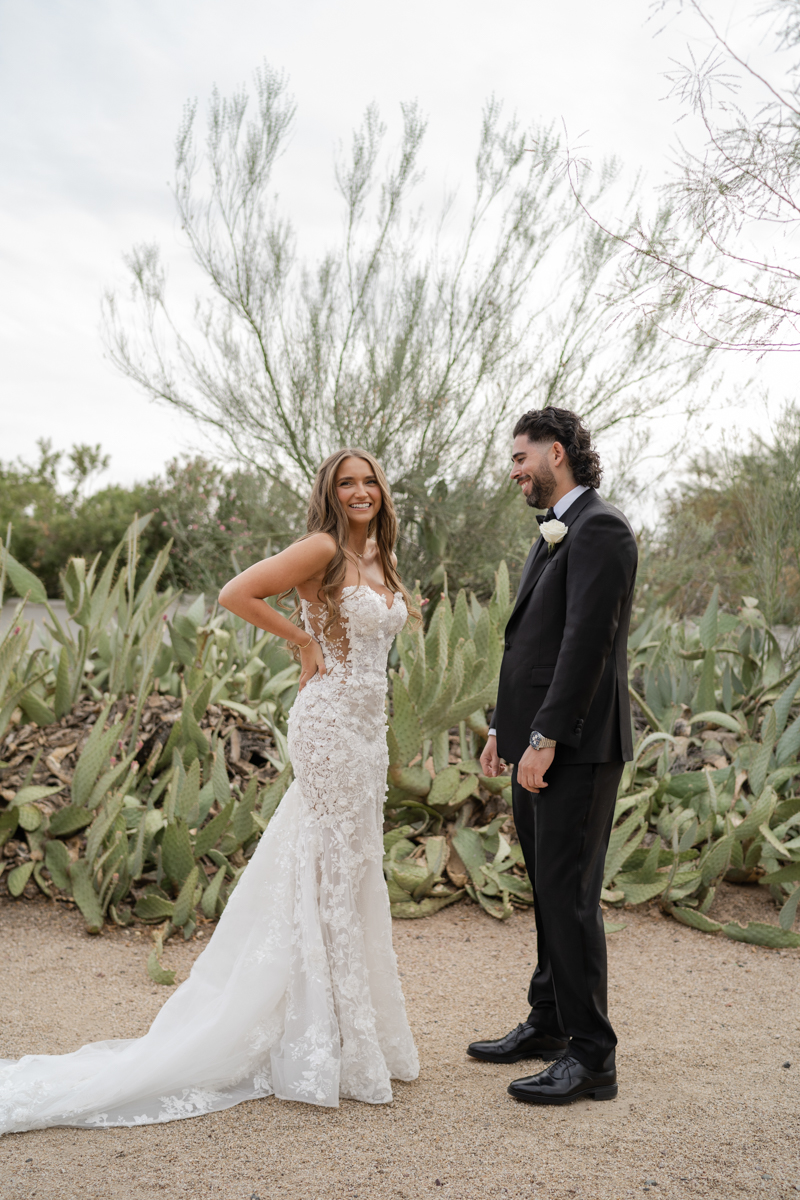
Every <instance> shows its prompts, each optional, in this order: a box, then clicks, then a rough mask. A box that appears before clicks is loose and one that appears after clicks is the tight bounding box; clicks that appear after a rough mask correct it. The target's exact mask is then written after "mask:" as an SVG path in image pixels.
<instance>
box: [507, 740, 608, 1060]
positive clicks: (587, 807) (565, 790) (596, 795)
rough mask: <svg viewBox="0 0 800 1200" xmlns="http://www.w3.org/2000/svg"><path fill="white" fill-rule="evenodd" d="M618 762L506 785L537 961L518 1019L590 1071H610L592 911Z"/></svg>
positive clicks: (599, 933)
mask: <svg viewBox="0 0 800 1200" xmlns="http://www.w3.org/2000/svg"><path fill="white" fill-rule="evenodd" d="M623 765H624V764H623V763H621V762H607V763H566V764H563V765H560V764H558V763H557V762H554V763H553V765H552V766H551V767H550V769H549V770H548V771H547V773H546V775H545V781H546V782H547V784H548V785H549V786H548V787H546V788H544V789H543V790H542V791H541V792H539V793H538V795H533V794H532V793H531V792H528V791H526V790H525V789H524V788H522V787H520V785H519V784H518V783H517V780H516V769H515V771H514V777H513V791H512V796H513V805H514V822H515V824H516V827H517V834H518V835H519V840H520V844H521V846H522V851H523V854H524V856H525V865H526V867H527V869H528V875H529V876H530V880H531V884H532V885H533V896H534V912H535V916H536V937H537V944H538V963H537V966H536V970H535V971H534V973H533V978H532V979H531V985H530V989H529V991H528V1003H529V1004H530V1005H531V1013H530V1016H529V1018H528V1020H529V1021H530V1023H531V1024H532V1025H535V1026H536V1028H537V1029H539V1030H541V1032H542V1033H549V1034H556V1035H558V1034H561V1036H562V1037H563V1036H567V1037H569V1039H570V1045H569V1053H570V1054H573V1055H574V1056H575V1057H576V1058H577V1059H579V1060H580V1061H581V1062H582V1063H583V1064H584V1066H586V1067H588V1068H589V1069H590V1070H602V1069H609V1068H610V1067H611V1066H613V1064H614V1047H615V1046H616V1044H617V1038H616V1035H615V1033H614V1030H613V1029H612V1027H611V1023H610V1021H609V1019H608V1001H607V995H608V966H607V958H606V935H605V930H604V929H603V917H602V913H601V910H600V890H601V888H602V886H603V867H604V864H605V857H606V849H607V848H608V839H609V836H610V834H611V826H612V824H613V819H614V805H615V802H616V798H617V789H618V787H619V781H620V778H621V777H622V769H623Z"/></svg>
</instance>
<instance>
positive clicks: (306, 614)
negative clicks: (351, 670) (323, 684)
mask: <svg viewBox="0 0 800 1200" xmlns="http://www.w3.org/2000/svg"><path fill="white" fill-rule="evenodd" d="M301 607H302V611H303V625H304V627H305V629H306V631H307V632H308V633H311V634H313V636H314V637H315V638H316V639H317V641H318V642H319V644H320V645H321V647H322V652H323V654H324V655H326V657H327V656H328V655H329V656H330V657H331V658H332V659H333V660H334V661H335V662H337V663H340V664H341V665H344V664H345V663H346V662H347V660H348V658H349V657H350V637H349V633H348V629H347V616H346V614H345V613H344V612H343V611H340V613H339V616H338V618H337V619H336V620H335V621H334V622H333V624H332V625H331V626H330V627H329V628H328V629H327V630H325V622H326V621H327V619H328V606H327V605H326V604H321V603H319V604H318V603H315V602H313V601H310V600H303V601H302V602H301ZM323 631H324V632H323ZM326 665H327V664H326Z"/></svg>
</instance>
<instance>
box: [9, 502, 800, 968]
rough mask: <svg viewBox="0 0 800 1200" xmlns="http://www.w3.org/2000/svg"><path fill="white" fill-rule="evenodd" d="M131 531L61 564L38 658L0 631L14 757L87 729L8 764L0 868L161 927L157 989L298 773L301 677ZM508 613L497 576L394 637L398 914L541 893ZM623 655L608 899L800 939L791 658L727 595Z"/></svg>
mask: <svg viewBox="0 0 800 1200" xmlns="http://www.w3.org/2000/svg"><path fill="white" fill-rule="evenodd" d="M145 520H146V519H145ZM142 528H143V521H138V520H137V521H136V522H134V523H133V525H132V526H131V528H130V529H129V530H128V533H127V535H126V538H125V539H124V541H123V542H122V543H121V544H120V546H119V547H118V548H117V550H116V552H115V554H114V555H113V556H112V559H111V561H110V563H109V565H108V566H107V567H106V569H105V570H104V571H103V572H102V573H99V574H98V571H97V562H95V563H92V564H89V565H87V564H86V563H84V562H83V561H82V560H80V559H73V560H71V562H70V563H69V565H68V567H67V569H66V571H65V573H64V576H63V590H64V595H65V599H66V605H67V613H68V618H69V620H68V621H66V622H63V623H62V622H59V621H58V619H57V618H56V615H55V613H54V612H53V611H52V609H50V608H49V606H48V608H49V616H50V624H49V627H48V633H49V641H47V640H46V641H45V644H44V645H43V646H40V647H38V648H37V649H33V650H31V648H30V642H31V632H32V626H31V624H30V623H29V622H26V620H25V615H24V602H23V603H21V604H20V605H19V606H18V607H17V609H16V612H15V613H14V615H13V620H12V624H11V626H10V627H9V628H8V630H7V631H6V634H5V635H4V637H3V638H2V639H0V748H2V747H3V746H5V747H6V751H5V753H8V752H9V751H8V748H9V747H12V748H13V749H14V753H16V751H17V750H18V749H19V743H18V741H16V740H15V739H16V738H17V733H15V730H16V731H18V736H19V739H22V738H23V733H24V731H26V730H30V729H34V728H38V729H40V730H41V731H42V734H40V738H41V737H42V736H43V735H44V733H46V731H47V729H48V728H49V727H50V726H53V727H54V728H56V727H64V728H61V733H63V734H64V736H70V734H69V732H68V730H66V728H65V727H66V726H67V725H69V723H70V721H73V722H74V723H75V724H76V725H79V724H80V720H77V719H76V716H75V714H76V713H79V712H80V713H82V714H85V713H88V712H91V715H92V716H93V717H94V721H93V725H92V730H91V733H90V735H89V736H88V738H85V740H81V739H78V740H77V741H76V742H75V743H74V745H73V746H72V747H70V749H71V750H72V749H74V751H75V755H76V758H75V762H74V766H69V767H67V766H65V764H68V763H69V761H70V760H69V759H68V758H63V757H62V758H60V759H57V754H58V751H56V752H55V753H54V754H49V755H48V756H47V757H46V758H45V760H44V761H45V763H46V764H47V769H46V770H45V769H44V768H43V766H42V765H41V764H40V762H39V759H40V757H41V754H42V750H41V749H40V750H39V751H37V752H36V754H35V756H34V760H33V762H32V763H31V764H30V766H29V767H28V769H27V771H26V772H25V769H24V767H20V768H19V769H20V771H21V772H23V774H19V775H15V774H13V772H14V770H16V766H15V765H12V764H11V763H6V762H0V770H3V776H2V783H0V799H2V800H3V802H4V804H5V807H0V850H2V847H3V846H5V847H6V849H5V851H4V852H3V857H2V859H0V874H2V873H3V872H4V871H7V874H6V876H5V878H6V883H7V887H8V891H9V893H10V894H11V895H12V896H21V895H22V894H23V892H24V890H25V888H26V886H27V885H28V884H29V883H31V884H35V885H36V887H38V888H39V890H40V891H42V892H44V893H45V894H47V895H56V896H61V897H67V898H70V899H71V900H73V901H74V903H75V904H77V905H78V907H79V908H80V910H81V912H82V913H83V916H84V918H85V921H86V925H87V928H88V929H90V930H92V931H98V930H99V929H100V928H101V926H102V924H103V921H104V920H107V919H108V920H111V921H113V922H116V923H117V924H127V923H129V922H131V921H133V920H140V921H143V922H145V923H148V924H151V925H152V926H153V927H154V930H156V937H155V943H154V947H153V952H152V954H151V956H150V960H149V964H148V968H149V970H150V974H151V976H152V978H153V979H155V980H157V981H159V982H170V981H171V979H172V973H171V972H169V971H167V970H166V969H165V968H164V967H163V966H162V964H161V948H162V945H163V942H164V940H165V939H166V937H168V936H170V935H171V934H173V933H174V932H176V931H177V930H182V931H183V933H184V936H187V937H188V936H191V933H192V931H193V930H194V928H195V925H196V923H197V922H198V921H200V920H210V919H213V918H214V917H215V916H216V915H218V914H219V913H220V912H221V911H222V908H223V907H224V905H225V903H226V901H227V898H228V897H229V895H230V893H231V890H232V888H233V887H234V886H235V884H236V881H237V879H238V877H239V875H240V874H241V871H242V870H243V868H244V866H245V865H246V862H247V859H248V857H249V855H250V854H251V853H252V851H253V849H254V848H255V846H256V844H257V841H258V838H259V836H260V834H261V832H262V831H263V829H264V828H265V827H266V824H267V823H268V821H269V820H270V818H271V816H272V814H273V813H274V811H275V808H276V806H277V804H278V802H279V801H280V798H281V796H282V795H283V793H284V791H285V790H286V787H287V786H288V784H289V782H290V781H291V770H292V768H291V764H290V762H289V759H288V752H287V747H286V740H285V730H286V715H287V711H288V708H289V706H290V704H291V701H292V700H293V698H294V695H295V693H296V687H297V679H298V668H297V666H296V665H295V664H294V663H293V662H292V660H291V659H290V657H289V655H288V654H287V652H286V650H285V648H284V647H283V644H282V643H280V642H279V641H278V640H277V639H275V638H273V637H271V636H270V635H268V634H260V633H259V631H257V630H254V629H253V628H252V627H250V626H246V625H245V624H244V623H243V622H241V621H239V620H237V619H236V618H234V617H231V616H230V615H229V614H223V613H220V612H218V611H216V610H215V609H214V608H210V609H209V608H207V606H206V604H205V601H204V598H203V597H202V596H201V597H198V598H197V599H196V600H195V601H194V602H193V603H192V604H191V606H189V607H188V608H186V609H185V610H184V609H182V608H181V607H179V605H178V597H177V596H176V595H175V594H174V593H172V592H170V591H167V592H163V593H162V592H159V591H158V584H159V575H160V572H161V571H162V570H163V567H164V563H165V561H166V557H165V556H166V554H167V553H168V552H169V548H167V549H166V550H165V552H164V555H162V557H161V558H160V559H159V561H158V562H157V563H156V564H155V565H154V567H153V569H152V571H150V573H149V574H148V575H147V577H146V578H145V579H143V580H141V581H137V571H136V567H137V539H138V536H139V534H140V533H141V530H142ZM0 551H2V564H0V599H1V598H2V588H3V582H4V579H5V577H6V575H7V576H8V577H10V578H11V580H12V582H13V584H14V587H15V589H16V590H17V592H19V593H21V594H23V595H25V594H27V596H29V597H30V598H32V599H34V600H37V601H39V602H41V603H45V604H46V597H45V596H44V594H43V590H42V588H41V585H40V583H39V582H38V580H36V578H35V576H33V575H31V573H30V572H29V571H26V570H25V569H24V568H23V567H21V566H20V564H19V563H16V562H15V560H14V559H13V557H12V556H11V554H10V553H9V551H8V547H7V546H6V547H5V549H3V548H2V547H0ZM510 609H511V598H510V594H509V581H508V575H507V572H506V569H505V566H504V565H501V567H500V569H499V570H498V572H497V576H496V581H495V591H494V594H493V596H492V598H491V600H490V601H489V603H488V604H486V605H481V604H480V603H478V601H477V600H476V599H475V597H474V596H473V597H471V598H468V597H467V596H466V594H465V593H464V592H463V591H462V592H459V593H458V595H457V596H456V598H455V601H454V602H453V601H452V600H451V598H450V597H449V596H448V594H447V590H446V586H445V592H444V593H443V594H442V596H441V599H440V601H439V602H438V603H437V604H436V607H435V611H434V612H433V615H432V617H431V619H430V621H429V622H428V625H427V628H421V627H418V628H413V627H412V628H406V629H405V630H404V631H403V632H402V633H401V634H400V635H399V637H398V639H397V643H396V646H395V649H394V650H393V653H392V656H391V668H390V692H389V714H388V721H389V729H388V745H389V759H390V765H389V774H388V781H387V782H388V795H387V801H386V809H385V817H386V821H385V826H384V828H385V835H384V844H385V857H384V872H385V875H386V880H387V887H388V890H389V897H390V901H391V906H392V912H393V914H394V915H395V916H397V917H404V918H417V917H424V916H427V915H428V914H430V913H433V912H436V911H437V910H438V909H440V908H442V907H444V906H445V905H448V904H453V903H455V902H457V901H459V900H461V899H462V898H463V897H465V896H469V897H470V898H471V899H472V900H473V901H475V902H476V903H478V904H480V905H481V906H482V908H483V909H484V910H485V911H486V912H487V913H488V914H490V915H491V916H493V917H495V918H498V919H503V918H505V917H507V916H509V915H510V913H511V912H512V911H513V908H514V906H519V905H529V904H531V903H532V901H533V896H532V892H531V886H530V882H529V880H528V878H527V875H526V873H525V869H524V864H523V862H522V856H521V851H520V847H519V845H518V844H517V842H516V841H515V839H514V833H513V822H512V821H511V819H510V814H509V805H508V801H509V799H510V795H509V792H510V779H509V778H508V776H504V777H500V778H497V779H492V778H487V777H485V776H483V775H482V774H481V770H480V765H479V761H478V756H479V754H480V750H481V749H482V747H483V744H484V742H485V738H486V734H487V711H488V710H489V709H490V708H491V706H492V704H493V703H494V699H495V692H496V686H497V676H498V670H499V665H500V659H501V657H502V644H503V630H504V627H505V624H506V621H507V619H508V615H509V612H510ZM630 650H631V660H630V691H631V695H632V698H633V701H634V716H635V724H636V730H635V732H636V743H635V756H634V761H633V762H631V763H629V764H628V765H627V766H626V768H625V772H624V774H623V778H622V783H621V786H620V791H619V797H618V801H617V810H616V816H615V823H614V828H613V830H612V834H611V841H610V844H609V849H608V855H607V858H606V870H605V880H604V889H603V903H604V905H605V906H606V907H607V908H611V909H613V908H614V907H620V906H622V905H625V904H640V903H644V902H648V901H649V902H653V901H655V902H657V903H659V904H660V905H661V906H662V908H663V909H664V910H665V911H666V912H668V913H670V914H671V915H672V916H673V917H675V918H676V919H677V920H678V921H681V922H683V923H685V924H688V925H691V926H692V927H694V928H696V929H700V930H705V931H708V932H722V933H723V934H724V935H725V936H728V937H731V938H735V939H739V940H745V941H752V942H757V943H758V944H761V945H767V946H797V945H800V934H798V933H796V932H795V930H794V925H795V922H796V917H797V910H798V907H799V906H800V796H798V795H797V794H796V793H795V783H796V780H797V778H798V776H800V763H799V762H798V752H799V751H800V715H799V714H798V704H799V703H800V701H798V694H799V693H800V673H798V671H797V666H796V665H795V666H792V664H791V661H785V660H784V655H783V654H782V652H781V648H780V646H779V644H778V642H777V641H776V639H775V637H774V636H773V634H772V632H771V631H770V630H769V629H768V628H767V626H766V623H765V621H764V618H763V615H762V614H761V612H760V611H759V609H758V606H757V603H756V601H755V600H752V599H750V598H746V599H745V603H744V605H743V607H742V609H741V611H740V612H739V613H738V614H731V613H723V612H720V611H719V604H718V597H717V594H716V592H715V593H714V595H713V597H712V599H711V602H710V604H709V606H708V609H707V611H706V613H705V614H704V616H703V618H702V620H701V621H700V622H699V624H698V625H697V626H692V625H690V624H687V623H685V622H682V621H679V620H676V619H675V618H674V617H673V616H672V614H670V613H669V612H668V611H665V610H663V609H662V610H656V611H655V612H653V613H651V614H649V615H647V616H645V617H644V619H641V620H640V621H639V624H638V626H637V628H636V630H635V632H634V633H633V634H632V636H631V639H630ZM82 719H83V718H81V720H82ZM234 721H235V722H238V726H237V725H234V724H232V723H231V722H234ZM21 722H27V724H24V725H22V726H21ZM9 729H10V732H9ZM248 730H249V731H251V732H250V733H246V731H248ZM240 734H241V737H245V736H252V737H263V738H265V739H268V743H269V744H268V748H267V749H266V750H265V751H264V754H265V755H266V759H264V760H263V761H264V762H265V763H266V765H265V767H264V768H263V769H259V770H258V771H255V770H254V769H253V768H252V766H248V768H247V769H243V768H242V765H241V761H240V752H241V746H240ZM25 736H27V735H25ZM25 745H27V746H29V745H30V742H26V743H25ZM27 753H30V751H28V752H27ZM64 753H66V748H65V751H64ZM23 759H24V760H25V762H27V758H26V753H20V754H17V757H16V758H15V759H14V764H16V763H18V762H22V760H23ZM54 780H56V781H57V782H54ZM10 781H13V784H14V786H13V788H12V787H9V782H10ZM67 792H68V795H67V794H66V793H67ZM9 851H12V853H11V855H10V856H9ZM723 879H725V880H728V881H731V882H758V883H759V884H761V885H763V886H764V887H766V888H768V889H769V892H770V894H771V896H772V898H773V899H774V901H775V902H776V904H777V905H778V906H779V909H780V911H779V915H778V922H777V924H775V925H773V924H767V923H759V922H751V923H750V924H749V925H748V926H747V927H746V928H743V927H742V926H740V925H736V924H733V923H723V922H719V921H715V920H714V919H713V916H712V915H711V913H710V910H711V906H712V904H713V900H714V895H715V889H716V888H717V886H718V884H719V882H720V880H723ZM617 927H619V926H617ZM609 928H614V926H609Z"/></svg>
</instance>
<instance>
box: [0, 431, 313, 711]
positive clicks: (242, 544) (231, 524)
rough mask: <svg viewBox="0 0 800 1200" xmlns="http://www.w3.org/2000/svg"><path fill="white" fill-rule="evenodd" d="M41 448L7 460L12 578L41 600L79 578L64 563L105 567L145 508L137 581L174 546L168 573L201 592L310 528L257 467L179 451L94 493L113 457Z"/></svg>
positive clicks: (3, 509) (2, 472)
mask: <svg viewBox="0 0 800 1200" xmlns="http://www.w3.org/2000/svg"><path fill="white" fill-rule="evenodd" d="M39 452H40V458H39V462H38V463H35V464H29V463H23V462H17V463H5V464H4V463H0V529H3V530H5V529H6V527H7V526H8V525H9V523H10V524H11V525H12V527H13V533H12V539H11V544H10V545H9V549H10V550H11V551H12V553H13V555H14V561H13V563H11V564H9V567H8V570H7V572H6V582H7V584H8V585H9V586H10V587H11V588H13V590H14V591H15V592H16V594H17V595H19V596H25V595H26V594H29V598H30V600H31V601H33V602H35V603H44V602H45V600H46V599H47V597H51V598H52V597H57V596H60V595H64V596H65V598H67V596H68V590H74V587H75V584H76V582H77V580H76V579H75V578H74V577H71V574H70V572H69V571H68V572H67V574H66V577H64V572H63V571H62V568H63V565H64V563H65V562H67V561H68V560H69V559H70V558H72V559H73V561H75V562H76V563H77V562H80V561H82V560H87V561H92V560H94V558H95V556H97V555H99V568H98V569H100V570H102V569H103V568H105V567H106V566H107V564H108V563H109V562H110V561H111V559H112V557H113V555H114V551H115V548H116V547H117V546H118V544H119V543H120V541H121V540H122V539H123V538H124V537H125V533H126V530H127V529H128V528H129V526H130V524H131V522H132V521H133V519H134V517H135V516H136V514H137V513H139V514H141V513H149V514H151V516H152V520H151V521H150V522H149V523H148V525H147V526H146V527H145V528H143V529H142V530H140V535H139V545H138V564H137V574H138V579H139V580H141V579H143V578H144V577H145V576H146V575H147V574H148V573H149V572H150V570H151V569H152V567H153V565H154V564H155V563H156V561H157V559H158V556H159V554H161V553H162V552H163V551H164V549H165V547H167V546H169V547H171V552H169V553H168V557H167V560H166V563H165V564H163V565H162V568H161V577H162V579H163V581H164V582H165V583H168V584H170V585H171V586H173V587H176V588H187V589H189V590H190V591H194V592H200V591H204V590H217V589H218V588H219V587H221V585H222V584H223V583H224V582H225V580H226V579H228V578H229V577H230V575H231V573H232V571H233V570H235V569H237V564H242V565H244V564H246V563H248V562H251V561H253V560H254V559H257V558H260V557H262V556H263V555H264V554H265V553H270V552H271V547H272V546H276V547H277V548H281V547H282V546H283V545H285V544H287V543H288V542H289V541H291V540H292V539H293V538H294V537H296V536H297V535H298V534H299V533H300V532H302V531H303V528H304V524H303V515H304V511H303V510H304V505H303V503H302V500H301V499H300V498H299V497H298V496H297V495H296V494H295V493H294V492H292V491H291V490H290V489H287V488H286V487H284V486H283V485H282V484H280V483H279V482H272V481H271V480H269V479H266V478H264V477H263V476H262V475H260V474H259V473H258V472H257V471H254V470H247V469H234V470H225V469H224V468H222V467H221V466H219V465H218V464H215V463H211V462H209V461H208V460H206V459H204V458H202V457H195V458H191V459H188V458H184V459H173V460H172V461H171V462H169V463H168V464H167V465H166V467H165V468H164V472H163V475H161V476H158V477H154V478H153V479H150V480H149V481H148V482H146V483H136V484H133V485H131V486H130V487H122V486H120V485H111V486H108V487H104V488H101V489H99V490H98V491H95V492H93V493H92V494H91V495H86V494H85V484H86V482H87V480H88V478H89V477H90V476H91V475H92V474H94V473H96V470H100V469H104V468H103V463H104V462H105V463H106V465H107V460H105V459H104V458H103V456H102V455H101V454H100V448H99V447H87V446H74V447H73V448H72V450H71V451H70V452H69V453H68V454H67V455H64V454H63V453H61V452H57V451H53V450H52V448H51V446H50V443H49V442H46V441H40V442H39ZM65 459H66V460H67V461H68V462H69V463H71V464H72V465H71V467H69V468H68V469H67V472H66V474H67V476H68V477H69V478H70V479H72V480H73V484H74V486H73V487H72V488H71V489H70V488H66V489H65V488H64V487H62V486H61V485H60V482H59V477H58V473H59V470H62V471H63V466H64V460H65ZM93 460H94V462H95V466H94V467H93V466H92V461H93ZM76 463H77V464H78V465H77V467H76ZM112 574H113V567H112ZM72 575H73V576H74V569H73V572H72ZM0 595H2V587H0ZM0 669H1V668H0ZM64 695H66V693H64ZM56 715H57V716H60V715H61V712H60V711H57V713H56Z"/></svg>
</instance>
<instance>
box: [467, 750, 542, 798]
mask: <svg viewBox="0 0 800 1200" xmlns="http://www.w3.org/2000/svg"><path fill="white" fill-rule="evenodd" d="M484 753H485V752H484ZM554 754H555V748H554V747H553V746H550V747H548V748H547V749H546V750H534V748H533V746H528V749H527V750H526V751H525V753H524V754H523V756H522V758H521V759H520V760H519V763H518V765H517V783H518V784H519V785H520V787H524V788H525V789H526V791H529V792H533V793H534V795H536V794H537V793H538V792H539V791H541V789H542V788H546V787H547V784H546V783H545V781H544V774H545V771H546V770H547V769H548V767H549V766H550V764H551V763H552V761H553V756H554Z"/></svg>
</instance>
